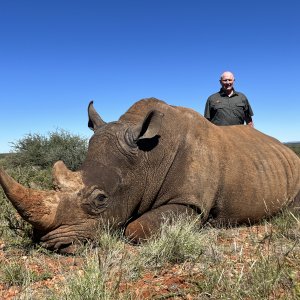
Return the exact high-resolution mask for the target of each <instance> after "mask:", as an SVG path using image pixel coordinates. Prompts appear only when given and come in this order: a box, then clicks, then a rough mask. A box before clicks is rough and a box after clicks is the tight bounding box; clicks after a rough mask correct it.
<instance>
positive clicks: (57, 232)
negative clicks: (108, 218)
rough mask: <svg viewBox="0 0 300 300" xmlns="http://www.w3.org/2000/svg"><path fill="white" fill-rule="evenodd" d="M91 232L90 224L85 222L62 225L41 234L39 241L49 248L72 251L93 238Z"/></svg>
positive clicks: (61, 251)
mask: <svg viewBox="0 0 300 300" xmlns="http://www.w3.org/2000/svg"><path fill="white" fill-rule="evenodd" d="M90 225H91V224H90ZM91 232H92V230H91V226H87V224H84V226H83V224H76V225H72V226H69V225H62V226H60V227H58V228H56V229H54V230H52V231H50V232H48V233H46V234H45V235H43V236H41V237H40V239H39V242H40V244H41V246H42V247H44V248H47V249H49V250H53V251H58V252H60V253H74V252H76V249H78V248H79V247H80V246H82V245H84V244H86V243H90V242H91V241H93V240H94V237H93V236H92V234H91Z"/></svg>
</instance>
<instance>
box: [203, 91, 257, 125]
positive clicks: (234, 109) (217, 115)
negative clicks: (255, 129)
mask: <svg viewBox="0 0 300 300" xmlns="http://www.w3.org/2000/svg"><path fill="white" fill-rule="evenodd" d="M251 116H253V111H252V108H251V106H250V104H249V101H248V99H247V97H246V96H245V95H244V94H243V93H240V92H236V91H235V90H234V91H233V95H231V96H230V97H228V96H227V94H226V93H224V92H223V90H222V89H221V90H220V91H219V92H218V93H215V94H213V95H211V96H210V97H208V99H207V102H206V105H205V111H204V117H205V118H206V119H208V120H209V121H211V122H212V123H214V124H215V125H221V126H226V125H241V124H244V122H246V123H249V122H250V121H251Z"/></svg>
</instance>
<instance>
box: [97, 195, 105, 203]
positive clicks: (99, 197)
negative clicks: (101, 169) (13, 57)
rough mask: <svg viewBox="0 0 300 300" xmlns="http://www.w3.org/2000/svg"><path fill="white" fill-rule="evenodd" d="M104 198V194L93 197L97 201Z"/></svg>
mask: <svg viewBox="0 0 300 300" xmlns="http://www.w3.org/2000/svg"><path fill="white" fill-rule="evenodd" d="M106 198H107V197H106V195H104V194H99V195H97V196H96V198H95V199H96V200H98V201H100V202H102V201H104V200H105V199H106Z"/></svg>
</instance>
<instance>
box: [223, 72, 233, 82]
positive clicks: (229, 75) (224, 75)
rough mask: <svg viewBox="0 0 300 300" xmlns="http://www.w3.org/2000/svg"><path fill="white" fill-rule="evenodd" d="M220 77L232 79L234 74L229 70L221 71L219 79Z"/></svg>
mask: <svg viewBox="0 0 300 300" xmlns="http://www.w3.org/2000/svg"><path fill="white" fill-rule="evenodd" d="M222 79H232V80H234V75H233V73H232V72H229V71H225V72H224V73H222V75H221V78H220V80H222Z"/></svg>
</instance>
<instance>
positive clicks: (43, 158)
mask: <svg viewBox="0 0 300 300" xmlns="http://www.w3.org/2000/svg"><path fill="white" fill-rule="evenodd" d="M12 145H13V147H12V148H13V152H14V155H11V156H10V163H11V165H12V166H19V167H20V166H22V167H24V166H38V167H41V168H49V167H51V166H52V165H53V164H54V163H55V162H56V161H58V160H62V161H64V163H65V164H66V166H67V167H68V168H69V169H71V170H73V171H74V170H76V169H78V168H79V166H80V165H81V163H82V161H83V160H84V158H85V155H86V152H87V139H83V138H81V137H80V136H78V135H73V134H71V133H69V132H67V131H65V130H57V131H54V132H50V133H49V135H48V136H44V135H41V134H28V135H26V136H25V137H24V138H22V139H20V140H18V141H17V142H15V143H13V144H12Z"/></svg>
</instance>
